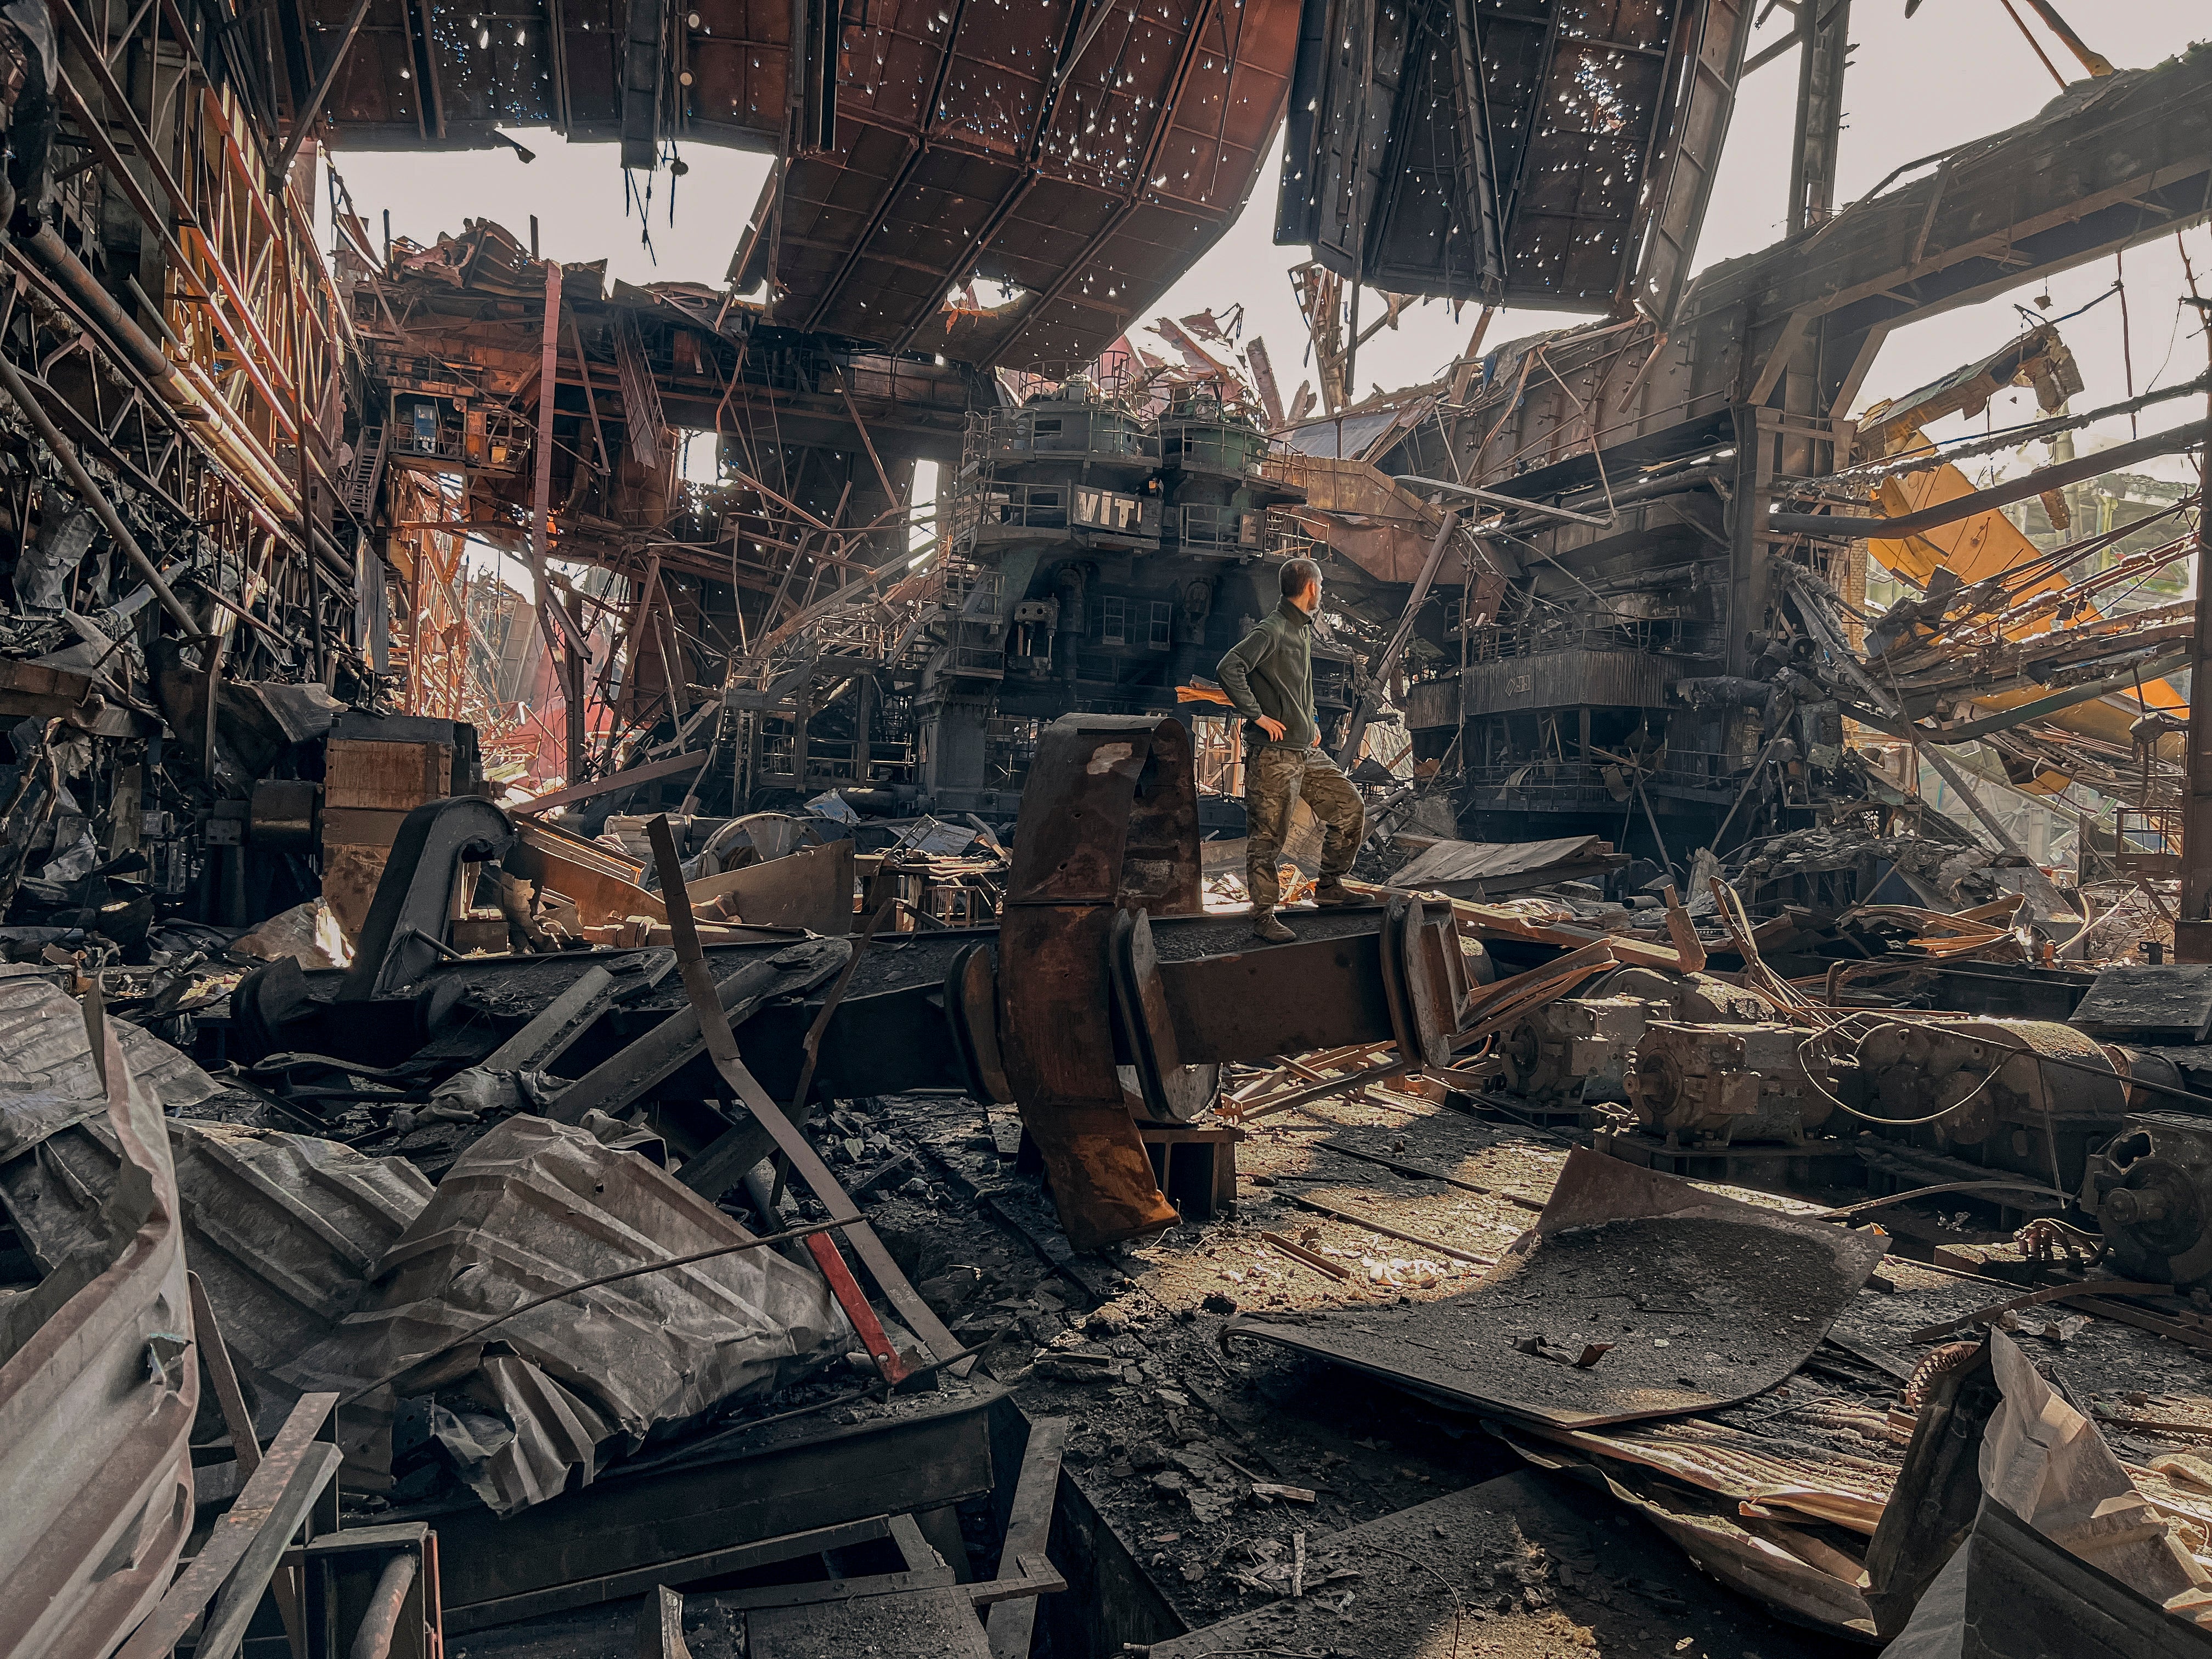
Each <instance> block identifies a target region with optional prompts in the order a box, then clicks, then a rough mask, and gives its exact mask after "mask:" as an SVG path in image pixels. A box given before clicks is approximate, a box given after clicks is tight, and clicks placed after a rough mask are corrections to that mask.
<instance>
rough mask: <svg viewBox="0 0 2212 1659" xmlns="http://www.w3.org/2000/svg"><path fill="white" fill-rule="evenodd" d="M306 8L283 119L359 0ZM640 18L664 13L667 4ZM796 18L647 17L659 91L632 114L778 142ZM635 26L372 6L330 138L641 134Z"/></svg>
mask: <svg viewBox="0 0 2212 1659" xmlns="http://www.w3.org/2000/svg"><path fill="white" fill-rule="evenodd" d="M640 10H641V13H643V12H645V11H651V12H652V13H653V14H654V15H655V16H657V15H658V12H659V8H657V7H650V8H641V9H640ZM352 11H353V3H352V0H314V3H312V4H309V5H305V6H303V7H301V15H303V16H304V17H305V19H306V23H305V27H306V30H307V39H308V40H312V41H313V42H314V43H315V46H316V48H317V50H315V51H314V52H303V51H302V49H301V46H300V44H299V41H298V40H296V39H292V40H288V46H289V51H288V52H284V53H283V54H282V55H281V56H280V59H279V63H278V66H277V69H276V81H277V82H278V84H277V85H276V88H275V91H276V95H277V100H278V103H279V106H280V107H281V108H282V109H283V112H285V114H286V115H287V116H289V115H290V114H292V113H293V112H295V111H296V110H297V109H298V108H300V107H301V106H304V105H305V104H306V103H307V100H308V97H309V91H308V88H310V87H311V86H312V85H313V79H314V77H315V76H319V75H320V74H321V73H323V72H325V69H326V67H327V64H328V63H329V61H330V55H331V52H332V50H333V47H332V44H331V43H334V42H337V41H342V40H343V39H344V34H345V28H346V24H347V21H348V20H349V17H350V15H351V14H352ZM791 13H792V9H791V7H790V6H788V5H787V4H783V3H780V0H693V3H690V4H689V5H687V6H686V7H684V9H682V10H680V11H674V12H671V14H669V15H667V16H666V17H665V20H661V21H654V19H653V17H644V18H642V20H639V19H634V18H633V17H632V8H630V7H629V6H628V5H627V4H623V3H619V0H545V3H544V4H543V5H541V6H536V7H526V8H523V9H519V10H515V11H510V12H503V13H500V14H497V15H494V14H492V13H489V12H485V11H482V10H480V9H471V8H470V7H467V6H465V5H460V4H457V3H446V0H435V3H426V4H424V5H422V6H420V7H418V6H416V5H414V4H412V3H409V0H371V4H370V6H369V9H368V15H367V17H366V19H365V20H364V21H363V23H362V27H361V32H360V34H359V36H358V37H357V38H356V40H354V42H353V44H352V46H351V47H350V48H349V49H346V48H340V49H342V50H344V51H345V57H344V58H343V63H342V64H341V66H340V68H339V71H338V76H337V82H336V83H335V84H334V86H333V87H332V89H331V98H330V102H329V106H328V112H329V114H330V116H331V123H330V125H329V126H328V127H327V128H326V129H325V136H326V137H327V139H328V142H329V143H331V145H332V146H333V147H335V148H339V149H416V148H426V147H427V148H430V149H469V148H483V147H487V146H489V145H494V144H498V143H504V142H506V141H505V140H503V139H501V138H500V137H498V136H497V135H496V132H495V129H496V128H499V127H501V126H507V127H517V128H529V127H551V128H553V129H554V130H556V131H559V132H562V133H563V134H564V135H565V136H566V137H568V138H570V139H573V140H586V139H598V140H607V139H612V138H616V137H629V136H631V133H630V131H629V128H632V127H635V126H637V125H638V123H637V121H635V120H634V121H632V122H630V123H628V124H626V123H625V122H624V120H623V105H624V100H623V58H624V52H623V48H624V46H625V44H626V36H627V34H628V33H629V30H630V27H631V25H632V23H633V22H634V21H643V22H644V23H645V24H646V26H647V27H645V28H644V30H643V39H644V40H645V42H646V44H647V58H646V60H645V61H646V63H647V65H648V69H647V74H646V81H647V82H648V83H654V82H657V85H658V93H657V95H656V96H655V97H654V98H653V100H650V102H651V105H652V107H651V108H649V109H647V110H642V111H633V114H634V116H638V117H641V118H642V121H643V127H642V131H643V132H644V134H645V136H646V137H647V143H651V142H652V141H653V139H655V138H658V137H663V136H665V137H684V138H690V139H693V140H696V141H703V142H706V143H720V144H728V145H732V146H733V147H735V148H737V149H773V148H775V146H776V145H777V144H778V143H780V142H781V140H782V138H783V136H784V131H785V125H786V113H785V105H786V88H787V82H788V81H789V78H790V62H791ZM289 33H294V31H292V30H291V28H290V27H289V25H288V34H289ZM656 39H657V40H658V45H657V46H655V45H653V42H654V41H655V40H656ZM643 164H644V159H643V158H641V159H640V160H639V161H636V162H631V161H629V160H628V159H627V158H626V159H625V165H643Z"/></svg>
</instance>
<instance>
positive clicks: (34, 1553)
mask: <svg viewBox="0 0 2212 1659" xmlns="http://www.w3.org/2000/svg"><path fill="white" fill-rule="evenodd" d="M4 994H5V997H6V1000H7V1003H8V1006H9V1008H10V1009H11V1010H12V1011H13V1012H15V1013H17V1014H19V1015H25V1016H28V1017H31V1018H35V1019H36V1020H39V1021H41V1022H43V1023H44V1024H45V1026H46V1036H47V1037H48V1039H49V1042H50V1043H51V1045H52V1046H53V1047H55V1048H64V1049H67V1048H75V1049H76V1053H77V1054H79V1055H80V1056H82V1058H83V1059H84V1060H86V1061H88V1062H89V1061H90V1060H91V1058H92V1056H93V1054H94V1051H95V1050H94V1045H95V1043H96V1044H97V1045H98V1053H99V1054H100V1063H99V1066H98V1067H97V1073H98V1074H99V1075H100V1077H101V1079H102V1081H101V1083H100V1103H101V1105H102V1106H103V1107H104V1109H105V1111H106V1125H105V1127H106V1128H107V1129H108V1131H109V1132H110V1133H112V1136H113V1137H114V1139H115V1141H116V1143H117V1146H118V1149H119V1154H120V1157H121V1158H122V1160H123V1163H122V1168H123V1170H124V1178H123V1179H122V1180H121V1181H119V1182H117V1183H116V1184H115V1189H114V1191H113V1193H112V1194H111V1196H110V1197H109V1198H108V1200H107V1201H106V1203H104V1204H100V1205H98V1206H96V1216H97V1223H98V1230H99V1237H98V1239H97V1241H96V1242H94V1243H92V1244H91V1245H90V1246H89V1247H88V1249H84V1250H82V1251H80V1252H78V1253H76V1254H75V1255H71V1256H70V1257H69V1258H68V1259H67V1260H66V1261H64V1262H62V1263H61V1264H60V1265H59V1266H58V1267H56V1269H55V1270H54V1271H53V1272H52V1273H49V1274H48V1275H47V1276H46V1278H45V1279H43V1280H41V1281H40V1284H39V1285H38V1286H37V1287H36V1288H35V1289H33V1290H30V1291H23V1292H21V1293H20V1294H18V1295H15V1296H13V1297H8V1298H6V1299H5V1300H0V1355H4V1356H5V1359H4V1361H0V1653H4V1654H7V1655H8V1656H9V1659H98V1656H100V1655H101V1654H104V1653H106V1652H107V1651H109V1650H111V1649H112V1648H113V1646H114V1645H115V1644H116V1643H117V1641H118V1640H119V1639H120V1638H122V1636H123V1635H124V1634H125V1632H128V1631H129V1630H130V1628H131V1626H133V1625H134V1624H136V1623H137V1620H139V1619H140V1618H141V1617H142V1616H143V1614H144V1613H145V1612H146V1610H147V1609H148V1608H149V1607H151V1606H152V1605H153V1604H154V1602H155V1601H157V1600H159V1599H160V1596H161V1592H162V1591H163V1590H164V1589H167V1587H168V1583H169V1577H170V1574H171V1572H172V1571H173V1569H174V1568H175V1566H176V1563H177V1557H178V1555H179V1552H180V1551H181V1550H182V1549H183V1547H184V1544H185V1538H186V1537H187V1536H188V1535H189V1534H190V1532H191V1522H192V1486H191V1447H190V1443H189V1437H190V1435H191V1424H192V1417H193V1414H194V1413H195V1412H196V1411H197V1409H198V1407H199V1367H198V1364H197V1362H196V1360H195V1358H194V1356H193V1354H192V1352H191V1341H192V1328H191V1304H190V1301H189V1299H188V1294H187V1291H186V1288H185V1257H184V1237H183V1228H182V1226H181V1225H180V1224H179V1219H178V1213H177V1207H178V1206H177V1188H176V1179H175V1175H174V1172H173V1170H172V1168H171V1166H170V1161H169V1142H168V1137H167V1134H165V1133H163V1126H162V1120H161V1105H160V1103H159V1102H158V1101H157V1100H155V1099H154V1098H153V1097H151V1096H150V1095H149V1094H148V1092H147V1091H144V1090H143V1089H140V1088H137V1087H135V1086H133V1085H132V1084H131V1074H130V1072H129V1069H128V1067H127V1066H126V1064H125V1060H124V1058H123V1048H122V1045H121V1043H120V1042H118V1033H117V1031H116V1029H115V1028H114V1026H113V1025H112V1024H107V1023H106V1022H104V1021H102V1020H100V1018H99V1017H98V1015H97V1014H96V1013H95V1014H94V1015H92V1016H91V1017H90V1018H88V1017H87V1015H86V1013H85V1012H83V1011H82V1010H81V1009H80V1008H79V1007H78V1006H77V1005H76V1003H75V1002H74V1001H72V1000H70V998H69V997H68V996H66V995H64V994H63V993H62V992H61V991H59V990H58V989H57V988H56V987H53V986H51V985H48V984H46V983H45V982H44V981H29V980H18V981H14V982H12V983H9V984H6V985H5V987H4ZM88 1027H89V1030H88ZM11 1058H12V1057H10V1056H0V1071H3V1070H8V1069H12V1066H11V1063H10V1061H11ZM88 1121H89V1120H88ZM26 1156H27V1157H31V1158H35V1157H37V1156H38V1153H37V1152H36V1151H33V1152H30V1153H28V1154H26Z"/></svg>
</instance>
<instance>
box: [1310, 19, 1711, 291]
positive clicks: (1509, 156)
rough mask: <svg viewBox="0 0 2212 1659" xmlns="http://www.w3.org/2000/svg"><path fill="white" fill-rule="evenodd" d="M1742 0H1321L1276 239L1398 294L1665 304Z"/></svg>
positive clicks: (1694, 213)
mask: <svg viewBox="0 0 2212 1659" xmlns="http://www.w3.org/2000/svg"><path fill="white" fill-rule="evenodd" d="M1750 23H1751V9H1750V8H1749V7H1748V6H1747V5H1743V4H1741V3H1738V0H1697V3H1690V0H1533V3H1532V0H1512V3H1510V4H1508V3H1504V0H1414V3H1413V4H1412V5H1405V4H1401V3H1400V0H1305V3H1304V15H1303V17H1302V19H1301V23H1300V40H1299V46H1298V59H1297V78H1296V81H1295V83H1294V85H1293V88H1292V94H1291V117H1290V133H1289V139H1288V143H1287V146H1286V149H1285V160H1284V172H1283V182H1282V190H1281V195H1280V197H1279V204H1278V207H1277V215H1276V229H1275V240H1277V241H1278V242H1282V243H1304V244H1307V245H1308V246H1311V247H1312V248H1313V250H1314V253H1315V257H1316V258H1318V259H1319V260H1320V261H1321V263H1322V264H1323V265H1325V266H1327V267H1328V269H1329V270H1334V271H1336V272H1338V273H1339V274H1340V275H1342V276H1357V277H1359V278H1360V279H1362V280H1364V281H1365V282H1368V283H1372V284H1374V285H1375V286H1376V287H1378V288H1381V289H1385V290H1387V291H1389V292H1393V293H1404V294H1423V295H1437V296H1439V297H1445V298H1451V299H1461V300H1478V301H1483V302H1485V303H1495V304H1506V305H1528V306H1541V307H1546V308H1547V309H1551V310H1559V311H1612V310H1614V309H1616V308H1619V307H1622V306H1623V305H1624V304H1625V303H1626V300H1627V298H1628V296H1629V294H1630V288H1631V282H1632V278H1633V277H1634V276H1635V274H1636V272H1637V270H1638V268H1639V267H1640V266H1644V267H1650V270H1651V274H1652V276H1654V278H1655V279H1656V280H1655V282H1654V283H1653V284H1652V287H1653V288H1654V289H1656V290H1657V292H1656V295H1647V296H1646V298H1647V303H1649V302H1650V300H1651V299H1653V298H1656V299H1658V300H1659V301H1660V302H1661V304H1660V307H1659V308H1661V309H1663V308H1665V307H1669V306H1671V304H1672V303H1673V299H1674V295H1675V293H1676V292H1678V291H1679V288H1680V281H1681V278H1682V277H1683V276H1686V273H1687V264H1688V258H1689V250H1690V248H1691V247H1692V246H1694V244H1695V242H1696V240H1697V228H1698V222H1699V220H1701V219H1702V218H1703V216H1704V212H1705V199H1706V195H1707V189H1708V185H1709V182H1710V179H1711V172H1712V167H1713V164H1714V161H1716V159H1717V156H1718V155H1719V151H1720V145H1721V140H1722V138H1723V137H1724V136H1725V134H1726V132H1727V126H1728V114H1729V106H1730V105H1731V104H1732V102H1733V100H1734V88H1735V80H1736V77H1737V76H1738V74H1739V73H1740V71H1741V63H1742V58H1743V45H1744V41H1745V40H1746V38H1747V36H1748V34H1749V32H1750Z"/></svg>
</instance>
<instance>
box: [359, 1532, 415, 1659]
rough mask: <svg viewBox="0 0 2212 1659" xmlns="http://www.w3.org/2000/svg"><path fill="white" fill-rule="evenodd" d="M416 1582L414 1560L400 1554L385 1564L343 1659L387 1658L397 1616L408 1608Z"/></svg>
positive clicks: (397, 1620) (369, 1595)
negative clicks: (409, 1598)
mask: <svg viewBox="0 0 2212 1659" xmlns="http://www.w3.org/2000/svg"><path fill="white" fill-rule="evenodd" d="M414 1583H415V1558H414V1557H413V1556H412V1555H410V1554H407V1553H404V1552H403V1553H400V1554H398V1555H395V1556H393V1557H392V1559H390V1560H389V1561H386V1563H385V1564H384V1571H382V1572H380V1573H379V1574H378V1575H377V1579H376V1588H375V1589H373V1590H371V1591H370V1592H369V1593H368V1611H367V1612H366V1613H362V1616H361V1628H360V1629H358V1630H356V1632H354V1636H353V1646H352V1647H350V1648H349V1649H348V1650H346V1659H388V1656H389V1655H390V1654H391V1652H392V1638H393V1637H394V1636H395V1635H397V1634H398V1631H399V1615H400V1613H402V1612H404V1610H405V1608H406V1606H407V1592H408V1591H409V1590H410V1589H412V1588H413V1587H414Z"/></svg>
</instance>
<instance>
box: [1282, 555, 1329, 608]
mask: <svg viewBox="0 0 2212 1659" xmlns="http://www.w3.org/2000/svg"><path fill="white" fill-rule="evenodd" d="M1278 574H1279V577H1280V579H1281V581H1282V584H1283V597H1284V598H1285V599H1290V598H1291V597H1292V596H1293V595H1295V594H1298V593H1303V592H1305V591H1306V589H1308V588H1309V587H1311V586H1313V585H1314V584H1315V583H1316V582H1317V581H1319V580H1321V567H1320V566H1319V565H1317V564H1316V563H1315V562H1313V561H1312V560H1311V559H1285V560H1284V561H1283V568H1282V569H1281V571H1280V572H1279V573H1278Z"/></svg>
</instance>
